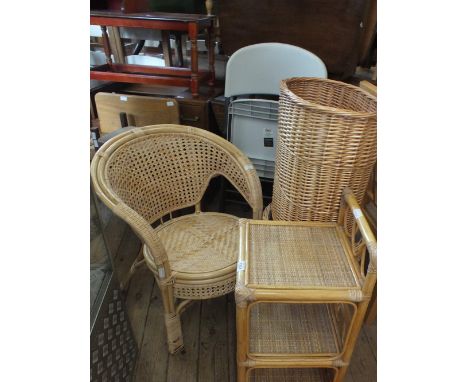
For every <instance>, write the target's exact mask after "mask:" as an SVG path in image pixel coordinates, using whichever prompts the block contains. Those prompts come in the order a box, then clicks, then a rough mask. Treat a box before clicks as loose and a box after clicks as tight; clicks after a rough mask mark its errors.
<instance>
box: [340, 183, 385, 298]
mask: <svg viewBox="0 0 468 382" xmlns="http://www.w3.org/2000/svg"><path fill="white" fill-rule="evenodd" d="M346 207H348V208H349V212H351V213H352V214H353V216H354V221H355V222H356V225H357V228H358V229H359V232H360V234H361V237H362V240H363V242H364V244H365V245H366V247H367V251H368V254H369V264H368V266H367V273H366V274H365V273H364V265H365V260H364V258H360V259H359V263H360V268H361V274H362V276H363V277H364V278H365V282H364V286H363V291H364V292H365V293H367V294H369V295H371V294H372V290H373V288H374V285H375V280H376V273H377V240H376V239H375V236H374V233H373V232H372V229H371V228H370V226H369V223H368V222H367V219H366V217H365V215H364V213H363V212H362V210H361V207H360V206H359V203H358V201H357V200H356V197H355V196H354V194H353V192H352V191H351V190H350V189H349V188H345V189H344V190H343V197H342V208H341V213H340V221H341V223H342V224H344V225H346V224H347V222H346V221H347V219H346V215H347V214H346V213H345V210H346ZM353 224H354V223H353ZM345 231H346V229H345ZM354 235H355V232H354V229H353V231H352V232H351V238H350V239H351V243H352V244H351V245H352V247H354V245H355V244H356V243H355V242H354V240H355V237H354ZM353 250H354V249H353ZM355 255H356V253H355Z"/></svg>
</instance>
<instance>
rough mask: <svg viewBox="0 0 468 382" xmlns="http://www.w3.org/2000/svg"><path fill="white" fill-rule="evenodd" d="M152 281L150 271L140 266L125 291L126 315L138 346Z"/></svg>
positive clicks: (146, 315)
mask: <svg viewBox="0 0 468 382" xmlns="http://www.w3.org/2000/svg"><path fill="white" fill-rule="evenodd" d="M154 283H155V281H154V277H153V274H152V273H151V271H150V270H149V269H148V268H146V267H142V269H140V270H138V271H137V272H136V273H135V275H134V277H133V278H132V280H131V282H130V285H129V288H128V291H127V310H128V315H129V318H130V324H131V325H132V329H133V334H134V336H135V340H136V342H137V344H138V346H139V347H140V346H141V343H142V341H143V334H144V331H145V325H146V320H147V317H148V309H149V306H150V303H151V297H152V293H153V286H154Z"/></svg>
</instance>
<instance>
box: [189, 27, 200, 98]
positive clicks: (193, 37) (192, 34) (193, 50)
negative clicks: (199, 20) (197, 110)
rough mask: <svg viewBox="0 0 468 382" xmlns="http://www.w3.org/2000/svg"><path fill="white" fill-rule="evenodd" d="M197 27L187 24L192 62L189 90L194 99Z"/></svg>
mask: <svg viewBox="0 0 468 382" xmlns="http://www.w3.org/2000/svg"><path fill="white" fill-rule="evenodd" d="M197 38H198V25H197V24H195V23H190V24H189V39H190V45H191V57H192V62H191V64H190V66H191V70H192V74H191V78H190V90H191V91H192V95H193V96H194V97H197V96H198V88H199V83H198V82H199V76H198V41H197Z"/></svg>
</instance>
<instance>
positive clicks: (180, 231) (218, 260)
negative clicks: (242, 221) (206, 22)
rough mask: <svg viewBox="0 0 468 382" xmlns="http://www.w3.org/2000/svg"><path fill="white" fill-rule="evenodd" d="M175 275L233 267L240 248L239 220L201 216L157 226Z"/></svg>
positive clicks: (184, 218)
mask: <svg viewBox="0 0 468 382" xmlns="http://www.w3.org/2000/svg"><path fill="white" fill-rule="evenodd" d="M156 231H157V235H159V238H160V239H161V241H162V243H163V245H164V248H165V249H166V252H167V254H168V257H169V262H170V263H171V269H172V270H173V271H175V272H184V273H200V272H213V271H217V270H220V269H224V268H226V267H228V266H230V265H233V264H235V263H236V261H237V251H238V247H239V219H238V218H237V217H235V216H231V215H226V214H214V213H199V214H194V215H186V216H182V217H181V218H176V219H173V220H171V221H169V222H167V223H165V224H163V225H162V226H160V227H158V229H157V230H156Z"/></svg>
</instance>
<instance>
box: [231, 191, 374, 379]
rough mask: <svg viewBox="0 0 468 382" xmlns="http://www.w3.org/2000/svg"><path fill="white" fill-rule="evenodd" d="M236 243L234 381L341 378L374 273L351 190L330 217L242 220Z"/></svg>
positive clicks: (370, 243) (370, 242) (370, 246)
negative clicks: (349, 222) (322, 219)
mask: <svg viewBox="0 0 468 382" xmlns="http://www.w3.org/2000/svg"><path fill="white" fill-rule="evenodd" d="M350 217H353V224H352V226H351V227H350V228H348V225H347V224H345V222H346V221H347V220H348V219H349V218H350ZM239 248H240V254H239V259H238V266H237V284H236V292H235V296H236V305H237V309H236V322H237V363H238V370H237V373H238V381H239V382H243V381H278V382H279V381H285V380H287V381H297V382H299V381H301V382H304V381H311V382H340V381H342V380H343V378H344V376H345V373H346V370H347V368H348V365H349V362H350V359H351V355H352V352H353V348H354V346H355V343H356V339H357V337H358V334H359V330H360V328H361V325H362V322H363V320H364V316H365V312H366V309H367V306H368V303H369V299H370V298H371V296H372V291H373V288H374V286H375V282H376V277H377V275H376V269H377V268H376V267H377V265H376V261H377V252H376V240H375V238H374V235H373V234H372V231H371V230H370V228H369V225H368V223H367V221H366V219H365V217H364V215H363V213H362V210H361V209H360V207H359V205H358V203H357V201H356V198H355V197H354V195H353V194H352V192H351V191H350V190H349V189H346V190H345V191H344V194H343V199H342V204H341V208H340V216H339V219H338V222H337V223H314V222H286V221H265V220H263V221H252V220H250V221H248V220H243V221H241V227H240V246H239Z"/></svg>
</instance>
